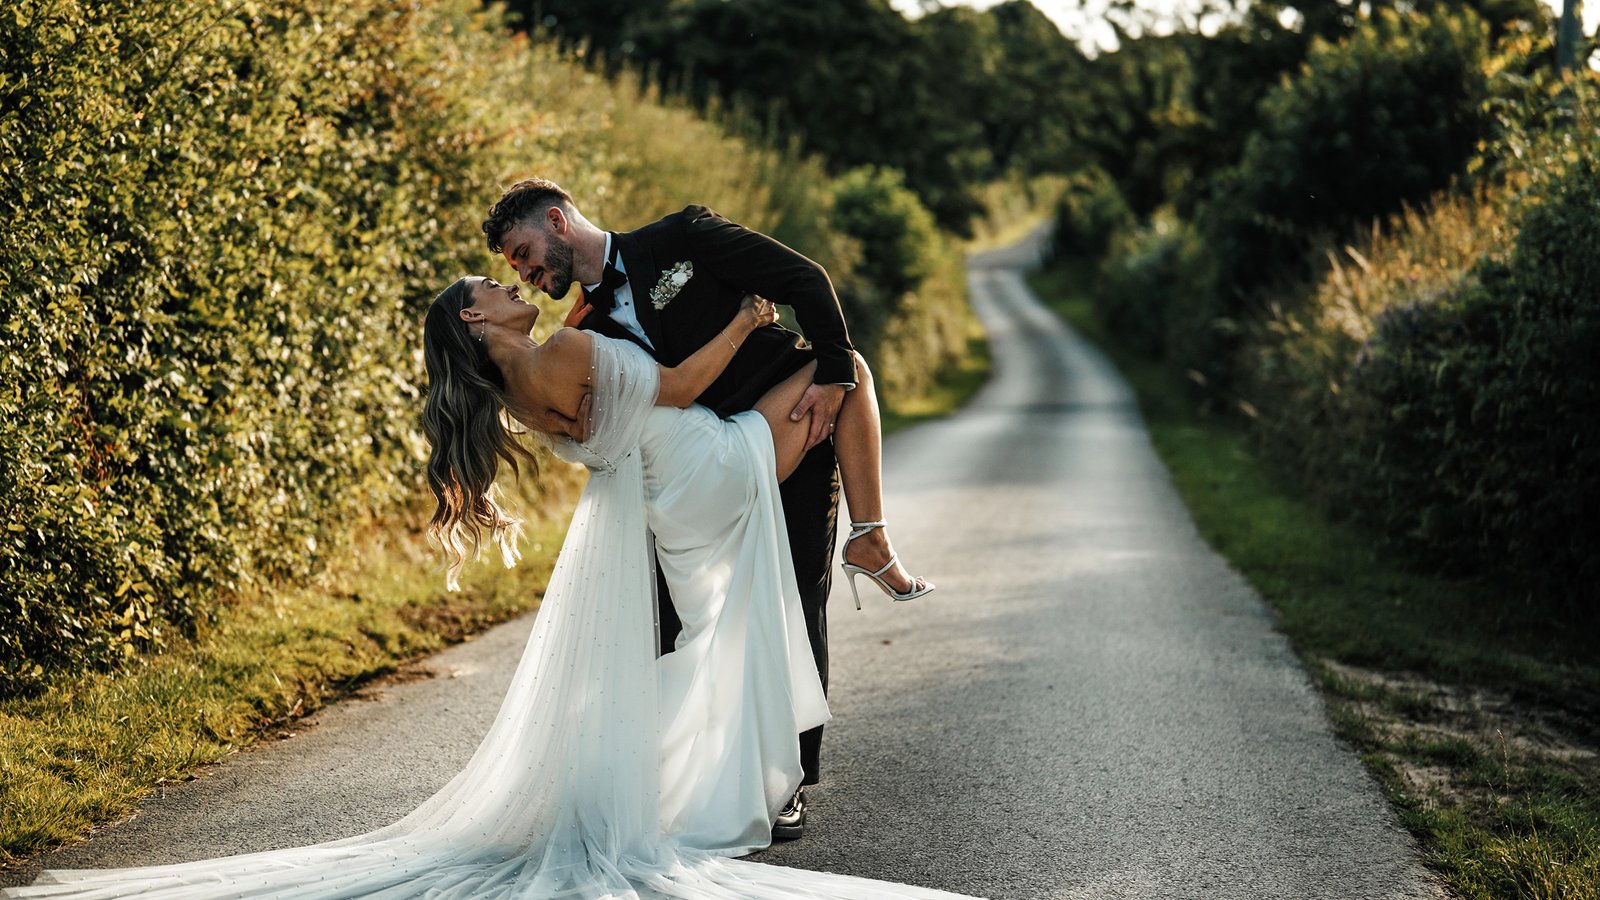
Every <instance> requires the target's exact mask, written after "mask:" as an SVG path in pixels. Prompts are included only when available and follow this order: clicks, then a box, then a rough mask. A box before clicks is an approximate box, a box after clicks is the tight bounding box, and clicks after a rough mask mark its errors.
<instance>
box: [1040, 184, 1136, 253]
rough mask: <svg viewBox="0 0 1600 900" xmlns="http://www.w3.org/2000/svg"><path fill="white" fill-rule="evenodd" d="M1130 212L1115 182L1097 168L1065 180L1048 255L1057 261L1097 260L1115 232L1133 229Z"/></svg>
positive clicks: (1132, 219) (1109, 243)
mask: <svg viewBox="0 0 1600 900" xmlns="http://www.w3.org/2000/svg"><path fill="white" fill-rule="evenodd" d="M1133 224H1134V216H1133V212H1132V211H1131V210H1130V209H1129V208H1128V203H1127V201H1126V200H1124V199H1123V198H1122V192H1121V191H1120V190H1118V189H1117V185H1116V182H1114V181H1113V180H1112V179H1111V176H1109V175H1107V174H1106V173H1105V171H1104V170H1102V169H1100V168H1099V167H1091V168H1089V169H1085V170H1082V171H1080V172H1077V173H1075V174H1074V175H1073V176H1072V177H1071V178H1069V179H1067V182H1066V187H1065V189H1064V190H1063V191H1062V192H1061V199H1060V201H1059V202H1058V203H1057V204H1056V227H1055V233H1054V235H1053V237H1052V239H1051V246H1050V252H1051V254H1052V255H1054V256H1058V257H1081V258H1087V259H1099V258H1100V257H1101V256H1103V255H1104V254H1105V252H1106V251H1107V250H1108V249H1110V247H1111V239H1112V237H1113V236H1115V235H1116V234H1117V233H1118V232H1120V231H1123V230H1125V229H1127V228H1130V227H1132V226H1133Z"/></svg>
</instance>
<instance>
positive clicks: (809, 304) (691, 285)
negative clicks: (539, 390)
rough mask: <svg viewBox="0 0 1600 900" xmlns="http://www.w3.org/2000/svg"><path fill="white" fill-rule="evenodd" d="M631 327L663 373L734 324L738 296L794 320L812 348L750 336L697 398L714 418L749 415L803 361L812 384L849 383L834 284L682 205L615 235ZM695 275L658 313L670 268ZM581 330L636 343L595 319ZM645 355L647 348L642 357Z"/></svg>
mask: <svg viewBox="0 0 1600 900" xmlns="http://www.w3.org/2000/svg"><path fill="white" fill-rule="evenodd" d="M612 240H614V241H615V242H616V244H617V249H618V251H619V252H620V253H621V254H622V262H623V268H625V269H626V270H627V273H628V286H629V289H630V290H631V291H632V293H633V301H634V308H635V310H636V311H637V312H638V315H639V324H640V326H641V327H643V329H644V333H645V334H646V335H647V336H648V337H649V338H650V342H651V343H652V344H654V345H655V346H654V349H653V350H652V351H651V352H652V355H654V356H655V358H656V360H657V361H659V362H660V363H661V364H663V365H667V366H675V365H677V364H678V363H680V362H682V361H683V360H685V359H687V358H688V357H689V356H690V355H691V354H693V353H694V352H695V351H696V350H699V349H700V348H701V347H703V346H705V345H706V344H707V343H708V342H710V341H712V340H714V339H719V338H717V332H718V331H720V330H721V329H722V328H724V327H725V326H726V325H727V324H728V323H729V322H731V321H732V320H733V316H734V313H736V312H738V310H739V304H740V302H741V301H742V300H743V298H744V295H745V294H760V295H761V296H763V297H765V298H767V299H768V300H771V301H773V302H774V303H778V304H780V305H783V306H787V307H789V308H790V309H792V310H793V311H794V317H795V319H796V320H797V321H798V322H799V324H800V327H801V329H802V330H804V331H805V336H806V338H807V339H809V341H810V343H811V346H810V348H806V347H804V346H803V342H802V340H801V337H800V335H798V334H796V333H794V332H793V331H790V330H789V329H787V328H783V327H782V326H779V325H767V326H764V327H762V328H759V329H757V330H756V331H755V332H753V333H752V334H751V335H750V336H749V337H748V338H746V339H745V342H744V343H743V344H742V345H741V346H740V347H739V352H738V353H737V354H735V356H734V358H733V361H732V362H731V363H729V364H728V368H727V370H726V371H724V372H723V373H722V375H721V376H720V377H718V378H717V380H716V381H715V382H713V383H712V385H711V387H709V388H707V389H706V391H705V393H703V394H701V395H700V396H699V397H698V398H697V399H698V400H699V402H700V403H702V404H704V405H706V406H709V407H711V408H712V409H713V410H715V411H716V412H717V414H718V415H723V416H728V415H732V414H734V413H736V412H741V411H743V410H747V409H750V408H751V407H752V406H754V405H755V402H756V401H757V400H758V399H760V398H761V395H762V394H764V393H766V392H767V389H768V388H770V387H772V386H773V385H774V384H776V383H778V382H779V381H782V380H783V379H784V378H787V377H788V376H789V375H790V374H792V373H793V372H794V371H795V370H796V369H798V368H800V367H801V366H803V365H805V363H807V362H808V361H810V360H811V359H816V360H817V374H816V377H815V379H814V380H815V381H816V383H818V384H843V383H849V382H854V381H855V380H856V377H855V363H854V359H853V358H852V357H851V355H850V350H851V345H850V335H849V332H848V331H847V330H846V328H845V324H844V314H843V313H842V312H841V311H840V309H839V298H838V296H837V295H835V294H834V292H833V283H832V282H830V281H829V280H828V273H827V272H825V271H824V270H823V268H822V267H821V266H819V265H817V264H816V263H814V262H812V261H811V260H809V259H807V258H805V257H804V256H802V255H800V254H799V253H796V252H795V251H793V250H791V249H789V248H788V247H786V246H784V245H783V244H781V243H779V242H778V241H775V240H773V239H772V238H770V237H767V236H766V235H764V234H761V233H759V232H755V231H751V230H750V229H748V228H745V227H743V226H741V225H736V224H734V223H733V222H730V221H728V220H727V219H724V218H723V217H722V216H720V215H717V214H716V213H715V212H713V211H711V210H709V209H707V208H706V207H704V206H689V207H686V208H685V209H684V210H683V211H682V212H678V213H674V214H672V215H670V216H667V217H666V218H663V219H661V220H660V221H657V222H653V223H651V224H649V225H646V226H644V227H643V228H640V229H638V230H637V231H629V232H622V233H616V234H614V235H613V237H612ZM682 262H688V263H690V264H692V265H693V266H694V272H693V275H691V276H690V278H689V280H688V282H687V283H685V284H684V285H683V286H682V287H681V288H680V289H679V291H678V293H677V294H676V295H675V296H673V297H672V298H671V299H670V300H669V301H667V302H666V304H665V305H664V306H663V307H662V308H661V309H659V310H657V309H656V308H655V306H654V304H653V303H652V302H651V299H650V291H651V289H652V288H654V287H655V286H656V285H657V284H658V283H660V281H661V279H662V278H663V277H664V276H665V275H666V274H667V273H669V272H671V271H672V269H673V267H674V266H676V265H678V264H679V263H682ZM579 327H581V328H586V329H590V330H593V331H597V332H599V333H601V334H604V335H607V336H609V337H616V338H623V339H626V340H631V341H633V342H634V343H640V342H639V341H638V339H637V338H635V337H633V335H631V334H630V333H629V332H628V330H627V329H625V328H623V327H622V326H621V325H619V324H617V323H616V321H615V320H613V319H612V318H611V317H610V315H609V314H608V313H607V312H605V311H602V310H598V309H597V310H594V311H593V312H591V313H589V314H588V315H587V316H585V317H584V319H583V321H582V322H581V323H580V325H579ZM646 349H650V348H646Z"/></svg>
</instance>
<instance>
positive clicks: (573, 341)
mask: <svg viewBox="0 0 1600 900" xmlns="http://www.w3.org/2000/svg"><path fill="white" fill-rule="evenodd" d="M544 346H545V353H546V354H548V356H547V358H548V359H549V361H550V364H552V365H554V366H556V367H558V368H560V369H563V370H572V371H577V370H580V369H581V370H582V371H583V373H584V374H585V375H587V374H588V372H589V367H590V366H591V365H592V364H593V362H594V338H593V337H592V336H591V335H590V334H589V332H587V331H582V330H579V329H577V328H562V329H560V330H558V331H557V332H556V333H555V334H552V335H550V338H549V340H547V341H545V345H544ZM583 380H584V382H585V383H587V382H588V378H587V377H585V378H584V379H583Z"/></svg>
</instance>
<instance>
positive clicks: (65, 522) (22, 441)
mask: <svg viewBox="0 0 1600 900" xmlns="http://www.w3.org/2000/svg"><path fill="white" fill-rule="evenodd" d="M269 10H270V11H269ZM437 19H438V17H437V16H434V15H429V14H424V13H420V12H418V11H416V10H415V9H413V8H409V7H396V6H393V5H392V4H385V3H377V2H366V3H360V2H357V3H350V2H345V0H327V2H318V0H302V2H298V3H295V4H289V5H284V4H275V5H271V6H270V7H269V6H259V7H258V6H255V5H245V6H242V7H237V8H227V7H212V6H210V5H197V4H190V3H184V2H144V0H140V2H131V3H108V4H101V5H96V6H93V7H90V6H88V5H80V4H77V3H72V2H65V0H22V2H18V3H15V4H11V5H10V6H9V8H8V9H7V10H6V11H5V12H4V13H0V20H3V22H4V27H5V34H4V39H3V41H0V47H3V48H4V49H3V50H0V53H3V56H0V75H3V78H4V81H3V88H0V90H3V92H4V96H3V99H0V108H4V110H5V112H4V114H3V115H0V166H3V169H0V177H3V179H4V193H3V195H0V196H3V201H0V203H3V207H4V217H5V219H6V221H7V226H8V227H7V228H6V229H4V233H3V235H0V260H3V275H0V277H3V279H4V280H3V282H0V287H3V289H4V292H5V294H6V296H7V297H8V298H10V301H11V302H10V303H8V312H7V321H6V323H5V326H4V345H3V347H4V349H3V352H0V413H3V414H4V415H5V416H6V417H7V419H8V420H9V423H10V424H9V425H8V427H7V429H6V430H5V436H4V438H0V441H3V444H0V508H3V509H4V510H5V513H4V515H5V519H6V521H5V535H4V544H3V547H0V567H3V569H0V571H3V574H4V585H5V589H4V590H3V591H0V648H3V656H0V690H7V691H9V690H15V689H18V688H19V687H23V686H26V685H28V684H29V683H31V682H33V681H35V680H37V678H38V677H39V676H41V675H43V674H44V673H45V671H46V670H48V669H49V668H51V667H55V666H63V665H76V664H103V663H105V662H107V661H109V660H111V659H113V658H115V657H118V656H122V655H125V654H128V653H131V652H133V651H134V650H136V649H140V648H145V647H151V646H159V645H160V644H161V643H162V641H163V639H164V636H165V630H166V628H168V627H169V626H179V627H182V626H185V625H188V624H190V623H193V622H194V621H195V620H196V618H197V617H200V616H203V615H204V613H205V611H206V610H207V609H208V608H209V607H210V605H211V604H212V603H213V602H214V599H215V597H216V594H217V592H218V591H219V590H226V589H230V588H237V587H239V586H240V585H241V584H242V583H244V582H246V581H248V580H250V579H252V578H256V577H265V578H278V577H293V576H296V575H300V574H303V573H305V572H307V571H309V570H311V569H314V568H315V566H316V565H317V563H318V560H319V559H320V554H321V552H322V551H323V550H325V549H326V548H328V547H329V546H331V545H333V544H336V543H338V540H339V538H338V537H337V535H338V534H340V533H342V532H344V531H346V530H348V527H349V525H350V524H351V523H352V521H354V520H357V519H360V518H361V517H363V516H365V515H368V514H369V513H370V511H371V510H372V509H374V508H383V507H385V506H387V505H389V504H391V503H392V502H393V501H395V500H396V499H398V498H399V497H401V496H403V495H404V494H406V493H407V492H408V491H409V489H410V483H411V481H413V480H414V479H413V475H412V472H411V469H412V467H413V459H414V452H415V439H414V435H413V429H412V427H411V422H410V418H411V417H410V415H409V410H410V408H411V407H412V406H413V404H414V399H413V398H414V397H415V396H416V384H417V383H418V381H417V378H416V377H415V375H416V366H415V364H414V360H413V356H414V353H415V348H414V343H415V342H414V340H413V339H412V338H413V332H414V331H415V329H414V328H413V320H414V318H415V315H414V313H415V303H416V300H417V298H418V297H420V296H423V295H424V294H426V292H427V291H429V290H430V289H432V288H433V287H434V286H435V285H437V284H439V283H441V282H442V281H443V280H445V278H446V275H447V274H448V273H453V272H454V271H455V270H456V269H457V268H459V261H460V260H461V258H462V253H461V251H462V250H464V249H467V248H464V247H462V246H461V245H460V243H459V242H456V241H451V240H444V239H442V234H443V233H444V230H445V228H446V227H447V226H448V225H450V224H451V223H453V222H458V221H459V220H460V216H461V213H462V211H463V210H464V209H466V208H467V207H468V199H469V198H467V197H465V196H461V195H459V194H458V193H457V192H458V191H462V190H466V189H469V188H470V187H471V186H472V185H470V184H469V183H467V182H465V181H463V180H462V179H461V178H460V173H461V172H462V171H463V170H469V169H471V168H472V167H473V166H474V165H475V163H474V154H475V153H477V152H478V151H477V150H476V149H475V147H476V144H475V142H474V140H473V139H472V137H471V135H470V133H469V129H470V123H469V122H460V121H458V120H457V116H456V115H455V114H456V113H458V112H460V110H459V108H458V107H457V106H455V105H453V104H451V103H450V102H449V100H448V97H447V95H446V94H445V93H444V90H445V89H444V87H443V86H442V85H441V84H440V83H438V80H437V77H438V75H439V74H440V73H439V71H437V68H438V67H437V66H436V65H435V63H434V61H433V60H431V59H430V58H429V57H430V56H432V55H433V54H434V53H441V52H443V49H444V48H443V47H442V46H441V45H442V44H444V43H445V40H444V39H443V38H441V37H432V38H430V37H429V33H430V32H432V31H433V30H434V28H435V27H436V26H438V25H439V24H441V23H440V22H438V21H437ZM471 199H472V200H474V201H477V199H478V198H471Z"/></svg>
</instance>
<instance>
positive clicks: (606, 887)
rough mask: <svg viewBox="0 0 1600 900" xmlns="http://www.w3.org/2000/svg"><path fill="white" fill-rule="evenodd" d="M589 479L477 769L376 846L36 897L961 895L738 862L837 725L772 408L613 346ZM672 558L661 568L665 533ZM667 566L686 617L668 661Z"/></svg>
mask: <svg viewBox="0 0 1600 900" xmlns="http://www.w3.org/2000/svg"><path fill="white" fill-rule="evenodd" d="M594 343H595V358H594V365H595V371H594V387H593V390H594V396H593V399H592V402H591V408H592V410H593V413H592V415H593V421H592V422H591V427H590V438H589V440H588V441H586V442H585V443H583V444H577V443H575V442H572V441H570V440H567V439H559V440H556V441H553V442H552V444H553V447H554V449H555V450H556V452H557V454H558V455H560V456H562V457H563V458H565V459H568V460H569V461H575V462H580V463H582V464H583V465H585V466H586V467H588V468H589V470H590V473H591V474H590V477H589V481H588V484H587V485H586V486H585V488H584V491H583V495H582V497H581V498H580V500H579V502H578V506H577V509H576V511H575V512H574V514H573V518H572V524H571V527H570V529H569V530H568V533H567V537H566V540H565V542H564V543H563V545H562V548H561V552H560V555H559V557H558V559H557V562H556V566H555V570H554V572H553V573H552V575H551V579H550V582H549V585H548V588H547V590H546V593H545V597H544V600H543V601H542V605H541V607H540V610H539V613H538V618H537V620H536V622H535V624H534V628H533V632H532V634H531V636H530V637H529V639H528V644H527V649H526V650H525V652H524V654H523V657H522V660H521V662H520V664H519V666H518V668H517V671H516V674H515V676H514V677H513V679H512V683H511V687H510V689H509V690H508V692H507V694H506V698H505V700H504V701H503V702H502V704H501V707H500V710H499V712H498V713H497V715H496V717H495V719H494V722H493V724H492V725H491V726H490V729H489V732H488V734H487V735H486V736H485V737H484V739H483V742H482V743H481V744H480V745H479V747H478V749H477V751H476V752H475V753H474V755H473V757H472V759H471V760H470V761H469V762H468V764H467V766H466V768H465V769H464V770H463V771H462V772H461V773H460V774H458V775H456V776H455V777H454V778H453V779H451V780H450V782H449V783H447V784H446V785H445V786H444V787H443V788H441V789H440V790H439V791H438V793H436V794H434V795H433V796H432V797H430V798H429V799H427V800H426V801H424V802H423V803H422V804H421V805H420V806H418V807H417V809H415V810H414V811H413V812H411V813H410V814H408V815H407V816H405V817H404V818H402V819H401V820H399V821H398V822H395V823H394V824H392V825H389V826H386V827H384V828H381V829H378V830H377V831H373V832H370V833H367V834H362V835H357V836H355V837H350V838H345V839H342V840H336V841H331V842H328V843H323V844H316V845H312V846H307V847H293V848H287V849H281V850H271V851H266V852H261V853H251V854H244V855H240V856H231V857H223V858H218V859H206V860H198V861H194V862H185V863H177V864H172V865H163V866H150V867H143V868H130V869H106V870H51V871H46V872H44V873H43V874H41V876H40V878H39V879H38V881H36V882H35V883H34V884H32V885H29V886H27V887H21V888H11V889H8V890H5V891H0V895H3V896H5V897H14V898H24V897H26V898H34V897H77V898H91V900H92V898H112V897H149V898H175V900H187V898H221V897H251V898H257V897H260V898H265V897H285V898H287V897H303V898H330V900H331V898H355V897H374V898H423V897H426V898H441V900H454V898H461V900H465V898H556V897H560V898H572V900H601V898H646V900H665V898H680V900H768V898H772V900H776V898H791V897H792V898H858V900H880V898H881V900H889V898H930V900H934V898H949V897H955V896H957V895H954V894H948V893H945V892H941V891H934V890H928V889H923V888H916V887H911V886H906V885H898V884H892V883H887V882H879V881H872V880H868V879H862V878H854V877H850V876H844V875H834V874H829V873H823V872H811V871H806V870H800V869H789V868H784V867H779V866H767V865H761V864H756V863H750V862H745V861H741V860H736V859H731V858H729V857H731V856H735V855H740V854H744V853H748V852H750V851H752V850H755V849H759V848H760V847H763V846H765V845H766V844H767V842H768V841H769V840H770V834H769V829H770V826H771V822H772V819H773V817H774V816H775V814H776V813H777V811H778V809H779V808H780V807H781V806H782V805H783V802H784V800H785V799H787V797H788V795H789V794H790V793H791V792H793V790H794V788H795V786H796V785H798V784H799V781H800V777H801V770H800V762H799V748H798V741H797V737H796V736H797V735H798V733H799V732H800V731H801V730H804V729H806V728H810V727H812V726H814V725H817V724H820V723H821V722H823V721H825V720H826V718H827V715H828V712H827V706H826V703H825V701H824V700H823V696H822V688H821V685H820V683H819V682H818V679H817V673H816V668H815V666H814V665H813V664H812V661H811V657H810V649H809V645H808V644H807V642H806V638H805V630H804V627H803V623H802V622H801V621H800V611H799V599H798V592H797V591H796V589H795V585H794V577H793V567H792V565H791V564H790V560H789V556H788V543H787V540H786V539H785V536H784V532H783V518H782V510H781V507H780V506H779V501H778V492H777V483H776V480H775V478H774V474H773V473H774V470H775V460H774V453H773V448H772V439H771V434H770V432H769V431H768V430H767V425H766V422H765V420H763V419H762V418H761V417H760V416H759V415H758V414H755V413H745V414H741V415H739V416H735V417H734V418H732V419H730V420H721V419H718V418H717V417H716V416H715V415H713V414H711V413H710V412H709V411H708V410H705V409H704V408H701V407H691V408H690V409H688V410H679V409H675V408H672V407H656V406H655V405H654V403H655V398H656V394H657V390H658V387H659V375H658V370H657V368H656V365H655V362H654V361H653V360H651V359H650V357H649V356H648V355H647V354H645V353H644V352H643V351H642V350H640V349H639V348H637V347H634V346H633V345H631V344H629V343H626V342H620V341H611V340H608V339H606V338H603V337H599V336H595V337H594ZM652 533H653V535H654V543H655V550H656V553H655V554H654V555H653V554H652V553H651V535H652ZM653 558H659V560H660V564H661V566H662V570H663V572H664V574H665V576H666V578H667V581H668V585H669V587H670V588H671V591H672V596H673V600H674V603H675V604H676V606H677V607H678V609H679V612H680V616H681V618H682V619H683V622H684V632H683V634H682V635H681V636H680V638H679V640H678V643H677V648H676V649H675V651H674V652H672V653H669V654H666V655H664V656H662V657H660V659H657V658H656V646H657V645H656V633H655V624H654V623H655V598H654V585H655V579H654V568H653Z"/></svg>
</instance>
